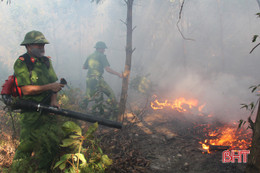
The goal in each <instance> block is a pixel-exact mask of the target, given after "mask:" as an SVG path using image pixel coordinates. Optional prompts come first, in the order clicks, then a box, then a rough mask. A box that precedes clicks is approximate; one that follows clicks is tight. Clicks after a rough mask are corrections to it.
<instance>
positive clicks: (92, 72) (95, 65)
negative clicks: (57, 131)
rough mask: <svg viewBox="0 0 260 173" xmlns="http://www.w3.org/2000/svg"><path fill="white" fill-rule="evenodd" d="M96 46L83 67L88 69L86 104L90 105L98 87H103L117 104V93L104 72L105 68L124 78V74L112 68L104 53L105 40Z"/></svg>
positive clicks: (114, 103) (105, 47) (113, 102)
mask: <svg viewBox="0 0 260 173" xmlns="http://www.w3.org/2000/svg"><path fill="white" fill-rule="evenodd" d="M94 48H96V51H95V52H94V53H92V54H91V55H89V56H88V58H87V60H86V61H85V63H84V65H83V69H87V70H88V73H87V79H86V99H85V101H84V102H85V105H84V106H85V107H87V106H88V102H89V101H90V100H91V99H92V97H93V96H94V95H95V93H96V92H97V88H98V87H99V88H101V90H102V91H103V92H104V93H105V94H106V95H107V96H108V98H109V99H110V100H111V102H112V104H113V106H116V105H117V103H116V97H115V94H114V92H113V90H112V89H111V88H110V86H109V85H108V84H107V83H106V81H105V80H104V78H103V73H104V69H105V70H106V71H107V72H108V73H110V74H113V75H116V76H118V77H120V78H122V74H121V73H118V72H116V71H114V70H113V69H111V68H110V64H109V62H108V60H107V57H106V55H105V54H104V53H105V49H107V46H106V44H105V43H104V42H102V41H98V42H97V43H96V45H95V47H94Z"/></svg>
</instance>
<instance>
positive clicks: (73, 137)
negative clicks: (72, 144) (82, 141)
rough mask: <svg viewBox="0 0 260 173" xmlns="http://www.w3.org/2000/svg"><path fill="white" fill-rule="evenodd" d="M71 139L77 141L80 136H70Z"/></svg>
mask: <svg viewBox="0 0 260 173" xmlns="http://www.w3.org/2000/svg"><path fill="white" fill-rule="evenodd" d="M70 138H72V139H77V138H80V136H78V135H70Z"/></svg>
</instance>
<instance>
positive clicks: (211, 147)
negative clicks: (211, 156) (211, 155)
mask: <svg viewBox="0 0 260 173" xmlns="http://www.w3.org/2000/svg"><path fill="white" fill-rule="evenodd" d="M230 147H231V146H222V145H209V151H224V150H228V149H229V148H230Z"/></svg>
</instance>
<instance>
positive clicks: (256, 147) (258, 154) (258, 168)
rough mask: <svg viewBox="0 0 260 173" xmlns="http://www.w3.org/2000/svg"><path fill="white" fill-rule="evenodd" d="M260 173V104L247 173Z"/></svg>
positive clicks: (259, 105)
mask: <svg viewBox="0 0 260 173" xmlns="http://www.w3.org/2000/svg"><path fill="white" fill-rule="evenodd" d="M259 172H260V104H259V103H258V110H257V114H256V121H255V126H254V133H253V139H252V147H251V150H250V155H249V157H248V163H247V167H246V173H259Z"/></svg>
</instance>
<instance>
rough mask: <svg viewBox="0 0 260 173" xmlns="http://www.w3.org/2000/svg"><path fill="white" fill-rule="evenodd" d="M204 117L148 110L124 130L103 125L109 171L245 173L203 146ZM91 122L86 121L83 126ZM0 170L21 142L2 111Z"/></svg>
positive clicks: (242, 166)
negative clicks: (202, 126) (14, 134)
mask: <svg viewBox="0 0 260 173" xmlns="http://www.w3.org/2000/svg"><path fill="white" fill-rule="evenodd" d="M205 121H206V120H205V119H204V118H203V117H199V118H198V116H197V115H192V114H187V113H186V114H184V113H179V112H177V111H174V110H166V111H165V110H164V111H163V110H161V111H154V110H150V109H148V110H147V111H146V112H145V113H143V114H142V115H141V116H136V115H135V114H131V113H129V114H127V117H126V118H125V121H124V127H123V129H121V130H119V129H112V128H107V127H104V126H100V128H99V130H98V131H97V132H96V134H97V136H98V137H102V138H101V139H102V140H101V147H102V149H103V151H104V153H105V154H108V156H109V157H110V158H111V159H112V160H113V165H112V166H111V167H110V168H109V169H108V170H107V172H115V173H121V172H122V173H124V172H132V173H136V172H143V173H183V172H190V173H193V172H194V173H208V172H210V173H233V172H234V173H242V172H243V171H244V169H245V166H246V164H244V163H222V161H221V160H222V152H221V151H219V152H213V153H210V154H209V153H207V152H205V151H203V150H202V149H201V144H199V142H200V141H203V134H202V133H203V130H201V129H199V128H197V129H196V127H198V126H196V125H197V124H203V123H205ZM86 125H88V123H82V126H83V128H84V127H85V126H86ZM0 132H1V134H0V171H1V169H4V168H9V167H10V165H11V163H12V158H13V156H14V153H15V148H16V147H17V145H18V143H19V142H18V140H17V139H18V135H16V139H13V137H12V136H13V129H12V123H11V118H10V116H7V115H5V112H4V111H2V110H1V112H0Z"/></svg>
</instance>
